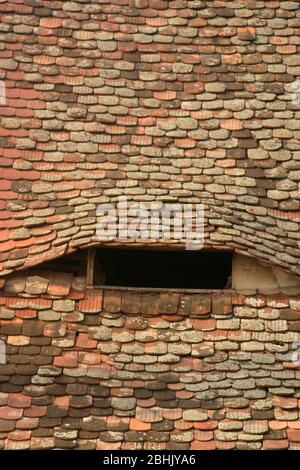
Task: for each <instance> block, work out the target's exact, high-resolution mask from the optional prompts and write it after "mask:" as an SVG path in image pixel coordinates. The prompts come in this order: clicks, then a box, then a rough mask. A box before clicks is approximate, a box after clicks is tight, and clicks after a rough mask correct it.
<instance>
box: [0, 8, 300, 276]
mask: <svg viewBox="0 0 300 470" xmlns="http://www.w3.org/2000/svg"><path fill="white" fill-rule="evenodd" d="M298 8H299V5H298V2H292V1H281V2H264V1H261V2H253V1H246V0H240V1H231V2H230V1H229V2H228V1H226V2H225V1H210V2H205V1H195V2H192V1H180V2H178V1H177V2H175V1H174V2H164V1H161V0H149V1H148V0H129V1H128V2H126V1H122V2H121V1H118V0H115V1H102V2H93V1H80V2H79V1H77V2H76V1H74V2H73V1H71V2H68V1H63V2H62V1H48V2H42V1H38V0H18V1H15V0H14V1H11V2H9V1H8V2H1V3H0V12H1V14H2V23H3V24H2V39H3V40H4V41H5V43H4V47H3V48H2V50H1V51H0V80H1V82H0V83H1V90H2V91H3V90H4V88H5V90H6V91H5V96H4V98H3V93H2V95H1V96H0V99H1V103H2V104H1V106H0V114H1V116H2V117H1V129H0V134H1V135H0V147H1V154H0V155H1V158H0V166H1V168H0V176H1V182H0V219H1V231H0V268H1V273H2V274H3V275H5V274H8V273H9V272H11V271H14V270H16V269H23V268H27V267H29V266H33V265H36V264H39V263H41V262H43V261H44V260H46V259H50V258H55V257H58V256H62V255H63V254H66V253H69V252H72V251H73V250H75V249H77V248H79V247H87V246H91V245H92V244H95V243H97V239H96V233H95V223H96V208H97V205H98V204H99V203H101V202H107V201H111V200H115V198H116V197H118V196H119V195H126V196H128V198H131V199H133V200H137V201H153V200H159V201H164V200H167V201H179V202H187V201H194V202H202V203H204V204H205V209H206V211H205V216H206V220H205V222H206V241H205V244H206V246H207V247H209V246H211V247H222V246H223V247H224V246H225V247H228V248H232V249H234V250H236V251H237V252H240V253H244V254H248V255H251V256H256V257H258V258H261V259H267V260H269V261H271V262H273V263H275V264H277V265H280V266H282V267H285V268H287V269H289V270H291V271H293V272H296V273H298V274H300V267H299V257H300V250H299V221H300V203H299V199H300V197H299V181H300V142H299V135H300V134H299V131H300V104H299V101H300V100H299V99H298V98H299V96H298V95H297V77H299V73H300V62H299V57H300V56H299V49H300V42H299V10H298ZM295 83H296V85H295ZM295 86H296V88H295Z"/></svg>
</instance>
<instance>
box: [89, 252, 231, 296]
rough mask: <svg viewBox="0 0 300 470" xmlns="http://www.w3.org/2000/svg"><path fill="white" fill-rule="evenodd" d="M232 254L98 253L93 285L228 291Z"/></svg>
mask: <svg viewBox="0 0 300 470" xmlns="http://www.w3.org/2000/svg"><path fill="white" fill-rule="evenodd" d="M231 271H232V253H230V252H216V251H202V250H200V251H171V250H170V251H158V250H157V251H156V250H136V249H135V250H133V249H129V250H128V249H111V248H109V249H99V250H97V252H96V256H95V273H94V283H95V284H98V285H100V284H106V285H110V286H124V287H156V288H182V289H230V288H231Z"/></svg>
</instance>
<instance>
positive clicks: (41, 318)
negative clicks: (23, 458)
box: [0, 272, 300, 450]
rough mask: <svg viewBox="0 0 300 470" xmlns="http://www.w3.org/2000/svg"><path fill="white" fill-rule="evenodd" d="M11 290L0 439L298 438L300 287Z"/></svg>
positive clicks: (69, 285)
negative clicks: (277, 290) (259, 291)
mask: <svg viewBox="0 0 300 470" xmlns="http://www.w3.org/2000/svg"><path fill="white" fill-rule="evenodd" d="M4 289H5V290H2V291H1V296H0V328H1V329H0V339H1V340H2V341H4V342H5V344H6V353H7V361H6V364H0V443H1V447H2V448H5V449H27V448H32V449H45V448H50V449H51V448H76V449H182V450H185V449H195V450H196V449H208V450H209V449H211V450H212V449H288V448H289V449H299V447H300V420H299V407H300V360H299V354H298V353H299V341H300V297H291V298H288V297H285V296H278V295H274V296H264V295H256V296H255V295H254V296H242V295H239V294H237V293H234V292H224V293H222V292H211V293H208V292H206V293H205V292H203V293H201V292H179V291H170V292H166V291H157V290H156V291H149V290H148V291H147V290H144V291H143V290H133V289H132V290H130V289H120V290H118V289H111V288H110V289H109V288H105V289H86V288H85V285H84V279H83V278H75V277H73V278H72V276H70V275H68V274H66V275H62V274H61V273H52V274H49V273H46V272H45V273H44V274H43V273H40V276H39V278H37V277H36V276H31V275H30V273H29V275H28V276H27V277H26V278H24V279H23V282H22V280H21V279H20V278H19V279H18V280H16V279H14V280H13V279H10V281H9V282H8V283H7V285H6V286H5V287H4ZM1 345H3V343H1ZM297 350H298V353H297ZM1 352H3V349H2V350H1ZM1 357H2V356H1Z"/></svg>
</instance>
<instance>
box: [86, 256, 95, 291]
mask: <svg viewBox="0 0 300 470" xmlns="http://www.w3.org/2000/svg"><path fill="white" fill-rule="evenodd" d="M95 254H96V251H95V249H94V248H88V251H87V265H86V284H87V286H88V287H91V286H93V285H94V258H95Z"/></svg>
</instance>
